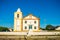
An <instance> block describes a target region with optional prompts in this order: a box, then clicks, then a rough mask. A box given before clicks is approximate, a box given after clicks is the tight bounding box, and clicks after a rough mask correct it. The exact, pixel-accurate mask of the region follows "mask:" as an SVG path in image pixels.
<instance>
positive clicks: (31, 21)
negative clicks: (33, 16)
mask: <svg viewBox="0 0 60 40" xmlns="http://www.w3.org/2000/svg"><path fill="white" fill-rule="evenodd" d="M25 21H27V23H25ZM34 21H36V24H35V23H34ZM29 25H32V30H38V20H23V30H25V26H27V30H29ZM34 26H36V28H37V29H34Z"/></svg>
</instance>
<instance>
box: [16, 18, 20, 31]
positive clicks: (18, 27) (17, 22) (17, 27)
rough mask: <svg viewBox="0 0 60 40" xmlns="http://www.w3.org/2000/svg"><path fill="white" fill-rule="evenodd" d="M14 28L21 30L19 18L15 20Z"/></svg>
mask: <svg viewBox="0 0 60 40" xmlns="http://www.w3.org/2000/svg"><path fill="white" fill-rule="evenodd" d="M16 30H17V31H19V30H21V29H20V20H19V19H17V20H16Z"/></svg>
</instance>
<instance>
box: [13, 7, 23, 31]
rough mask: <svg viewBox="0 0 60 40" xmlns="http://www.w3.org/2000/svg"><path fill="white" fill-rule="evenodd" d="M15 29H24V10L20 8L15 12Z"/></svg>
mask: <svg viewBox="0 0 60 40" xmlns="http://www.w3.org/2000/svg"><path fill="white" fill-rule="evenodd" d="M14 31H22V12H21V10H20V8H18V9H17V11H16V12H15V13H14Z"/></svg>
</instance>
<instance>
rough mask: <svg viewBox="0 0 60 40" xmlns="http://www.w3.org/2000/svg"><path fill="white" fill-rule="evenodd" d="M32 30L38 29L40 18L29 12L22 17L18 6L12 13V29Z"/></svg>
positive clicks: (16, 30) (19, 30)
mask: <svg viewBox="0 0 60 40" xmlns="http://www.w3.org/2000/svg"><path fill="white" fill-rule="evenodd" d="M29 30H32V31H34V32H37V31H40V19H39V18H37V17H35V16H33V15H32V14H29V15H28V16H25V17H23V15H22V12H21V10H20V8H18V9H17V11H16V12H15V13H14V31H15V32H27V31H29Z"/></svg>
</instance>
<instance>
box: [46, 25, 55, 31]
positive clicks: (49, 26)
mask: <svg viewBox="0 0 60 40" xmlns="http://www.w3.org/2000/svg"><path fill="white" fill-rule="evenodd" d="M46 30H55V27H54V26H52V25H47V26H46Z"/></svg>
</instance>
